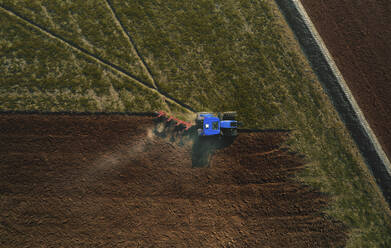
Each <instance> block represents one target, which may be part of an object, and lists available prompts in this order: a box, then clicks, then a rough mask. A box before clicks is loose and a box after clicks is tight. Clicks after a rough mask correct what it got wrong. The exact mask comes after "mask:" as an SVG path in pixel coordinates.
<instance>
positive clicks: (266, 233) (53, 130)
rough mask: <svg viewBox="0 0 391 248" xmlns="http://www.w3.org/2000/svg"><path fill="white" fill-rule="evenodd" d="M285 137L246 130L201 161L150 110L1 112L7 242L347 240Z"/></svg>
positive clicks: (1, 234) (265, 243) (1, 197)
mask: <svg viewBox="0 0 391 248" xmlns="http://www.w3.org/2000/svg"><path fill="white" fill-rule="evenodd" d="M287 135H288V134H287V133H285V132H257V133H241V134H240V135H239V137H238V138H236V139H235V140H234V141H233V142H232V144H228V145H225V146H221V147H218V148H216V150H215V151H214V153H211V157H210V166H209V167H206V168H194V167H193V164H194V161H192V160H193V159H194V154H198V153H196V152H195V149H196V148H197V147H195V143H194V142H191V140H190V139H188V140H186V139H184V138H182V137H181V136H180V137H179V138H173V137H174V136H172V137H170V136H167V137H166V138H163V137H162V135H160V134H159V135H157V125H156V123H155V122H154V120H153V118H152V117H140V116H139V117H136V116H121V115H115V116H104V115H101V116H69V115H16V114H14V115H5V114H3V115H0V246H1V247H334V246H338V247H339V246H342V245H344V243H345V240H346V235H345V234H344V233H345V231H346V230H345V227H344V226H343V225H342V224H341V223H338V222H336V221H334V220H333V219H331V218H330V217H327V216H326V215H324V214H323V213H322V210H323V209H324V207H326V205H327V201H328V198H327V197H326V196H324V195H322V194H320V193H319V192H316V191H314V190H313V189H311V188H309V187H307V186H305V185H302V184H300V183H298V182H297V181H295V180H294V179H293V178H292V177H293V175H294V174H295V173H296V172H298V171H299V170H300V169H301V168H302V167H303V164H304V161H303V158H301V157H300V156H298V155H297V154H294V153H290V152H288V151H287V150H285V149H283V148H282V147H281V146H282V144H283V143H284V141H285V139H286V138H287ZM198 145H199V143H198Z"/></svg>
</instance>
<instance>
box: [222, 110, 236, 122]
mask: <svg viewBox="0 0 391 248" xmlns="http://www.w3.org/2000/svg"><path fill="white" fill-rule="evenodd" d="M223 120H236V112H234V111H231V112H224V113H223Z"/></svg>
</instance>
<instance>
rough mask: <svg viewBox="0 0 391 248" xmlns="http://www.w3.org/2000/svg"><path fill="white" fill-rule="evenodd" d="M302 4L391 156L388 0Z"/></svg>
mask: <svg viewBox="0 0 391 248" xmlns="http://www.w3.org/2000/svg"><path fill="white" fill-rule="evenodd" d="M301 2H302V3H303V5H304V7H305V9H306V11H307V12H308V15H309V16H310V18H311V20H312V22H313V23H314V24H315V26H316V29H317V30H318V32H319V34H320V35H321V36H322V39H323V40H324V42H325V43H326V46H327V48H328V50H329V51H330V53H331V54H332V56H333V57H334V60H335V62H336V64H337V66H338V68H339V69H340V71H341V72H342V74H343V77H344V78H345V80H346V83H347V84H348V86H349V88H350V90H351V91H352V93H353V95H354V97H355V99H356V100H357V103H358V104H359V106H360V108H361V109H362V111H363V112H364V115H365V117H366V119H367V120H368V122H369V124H370V126H371V128H372V129H373V130H374V132H375V134H376V136H377V138H378V139H379V142H380V143H381V144H382V146H383V149H384V150H385V152H386V153H387V155H388V157H391V49H390V48H391V43H390V40H391V15H390V13H391V2H390V1H389V0H363V1H355V0H343V1H341V0H327V1H325V0H319V1H313V0H301Z"/></svg>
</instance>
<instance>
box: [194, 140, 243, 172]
mask: <svg viewBox="0 0 391 248" xmlns="http://www.w3.org/2000/svg"><path fill="white" fill-rule="evenodd" d="M235 138H236V137H221V136H209V137H198V136H197V135H195V136H194V143H193V146H192V153H191V160H192V167H193V168H204V167H209V163H210V159H211V157H212V156H213V154H214V153H215V152H216V150H219V149H223V148H225V147H228V146H230V145H231V144H232V143H233V142H234V141H235Z"/></svg>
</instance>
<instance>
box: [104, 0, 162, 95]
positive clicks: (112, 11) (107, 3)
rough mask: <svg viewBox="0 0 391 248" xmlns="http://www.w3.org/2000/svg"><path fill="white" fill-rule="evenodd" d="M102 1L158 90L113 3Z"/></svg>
mask: <svg viewBox="0 0 391 248" xmlns="http://www.w3.org/2000/svg"><path fill="white" fill-rule="evenodd" d="M104 2H105V3H106V5H107V8H108V9H109V11H110V13H111V15H112V16H113V19H114V22H115V23H116V24H117V26H118V27H120V29H121V32H122V34H123V35H124V36H125V37H126V38H127V39H128V41H129V44H130V46H131V48H132V53H133V54H134V55H136V57H137V58H138V59H139V61H140V62H141V66H142V67H143V69H144V71H145V72H146V73H147V76H148V78H149V79H150V80H151V82H152V84H153V87H154V88H155V89H157V90H158V89H159V88H158V85H157V83H156V81H155V78H154V77H153V75H152V72H151V70H150V69H149V67H148V65H147V63H146V62H145V60H144V58H143V57H142V56H141V54H140V52H139V50H138V49H137V46H136V43H135V42H134V40H133V39H132V36H130V34H129V32H128V31H127V30H126V28H125V26H124V25H123V24H122V22H121V21H120V19H119V17H118V15H117V12H115V9H114V7H113V4H112V3H111V1H110V0H104Z"/></svg>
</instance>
